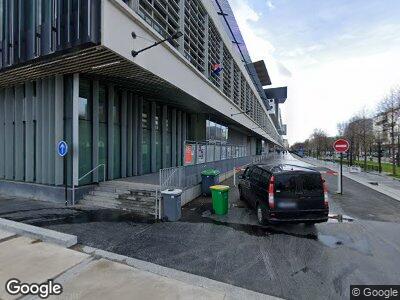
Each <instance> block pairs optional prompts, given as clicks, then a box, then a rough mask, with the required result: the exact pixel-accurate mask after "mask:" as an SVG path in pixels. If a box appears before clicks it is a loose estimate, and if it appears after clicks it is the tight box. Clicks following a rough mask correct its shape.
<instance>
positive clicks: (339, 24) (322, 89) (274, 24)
mask: <svg viewBox="0 0 400 300" xmlns="http://www.w3.org/2000/svg"><path fill="white" fill-rule="evenodd" d="M229 2H230V4H231V6H232V9H233V11H234V14H235V17H236V19H237V21H238V23H239V27H240V29H241V31H242V34H243V37H244V39H245V41H246V44H247V47H248V49H249V52H250V55H251V57H252V59H253V61H256V60H259V59H263V60H264V61H265V62H266V64H267V68H268V71H269V74H270V77H271V80H272V84H273V87H275V86H284V85H287V86H288V99H287V101H286V103H285V104H284V105H283V106H282V110H283V118H284V122H286V123H287V124H288V139H289V143H290V144H293V143H294V142H297V141H302V140H304V139H306V138H307V137H309V135H310V134H311V133H312V131H313V129H314V128H321V129H323V130H325V131H327V132H328V133H329V134H332V135H333V134H336V133H337V130H336V125H337V123H338V122H341V121H345V120H347V119H348V118H350V117H351V116H352V115H353V114H354V113H357V112H359V111H360V110H362V109H363V108H367V109H374V108H375V107H376V105H377V103H378V102H379V100H380V99H381V98H382V97H383V96H384V95H385V93H386V92H387V91H388V90H389V89H390V87H391V86H393V85H395V84H400V0H229Z"/></svg>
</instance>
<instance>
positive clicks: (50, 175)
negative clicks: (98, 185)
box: [47, 76, 57, 185]
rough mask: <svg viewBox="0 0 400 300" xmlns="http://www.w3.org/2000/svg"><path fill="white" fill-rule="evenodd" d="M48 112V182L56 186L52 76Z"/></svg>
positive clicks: (53, 80)
mask: <svg viewBox="0 0 400 300" xmlns="http://www.w3.org/2000/svg"><path fill="white" fill-rule="evenodd" d="M47 93H48V97H49V98H48V101H49V102H48V105H49V106H48V112H49V132H48V135H49V144H48V148H49V149H48V151H49V157H48V160H49V164H48V166H49V173H48V177H47V178H48V179H47V182H48V184H50V185H54V184H55V176H56V169H55V168H56V167H55V160H56V152H57V151H56V140H55V135H54V128H55V110H56V109H55V99H54V97H55V77H54V76H51V77H50V78H49V86H48V91H47Z"/></svg>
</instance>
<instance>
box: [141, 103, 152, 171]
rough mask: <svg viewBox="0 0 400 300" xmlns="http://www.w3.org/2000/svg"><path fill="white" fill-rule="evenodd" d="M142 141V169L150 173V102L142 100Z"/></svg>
mask: <svg viewBox="0 0 400 300" xmlns="http://www.w3.org/2000/svg"><path fill="white" fill-rule="evenodd" d="M142 124H143V141H142V171H143V174H147V173H150V170H151V169H150V103H148V102H143V114H142Z"/></svg>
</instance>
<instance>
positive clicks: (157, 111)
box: [155, 105, 162, 171]
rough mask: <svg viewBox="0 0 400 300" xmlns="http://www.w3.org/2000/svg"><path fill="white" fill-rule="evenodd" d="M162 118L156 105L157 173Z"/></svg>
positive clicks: (159, 157)
mask: <svg viewBox="0 0 400 300" xmlns="http://www.w3.org/2000/svg"><path fill="white" fill-rule="evenodd" d="M161 120H162V118H161V106H160V105H157V106H156V120H155V121H156V122H155V126H156V128H155V129H156V168H157V171H158V170H160V169H161V168H162V166H161V162H162V159H161V145H162V141H161V131H162V122H161Z"/></svg>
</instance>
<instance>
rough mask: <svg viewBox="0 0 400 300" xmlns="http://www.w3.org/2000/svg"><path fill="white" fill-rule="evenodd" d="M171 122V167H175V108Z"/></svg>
mask: <svg viewBox="0 0 400 300" xmlns="http://www.w3.org/2000/svg"><path fill="white" fill-rule="evenodd" d="M171 118H172V120H171V125H172V126H171V132H172V136H171V155H172V160H171V167H176V108H173V109H172V117H171Z"/></svg>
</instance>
